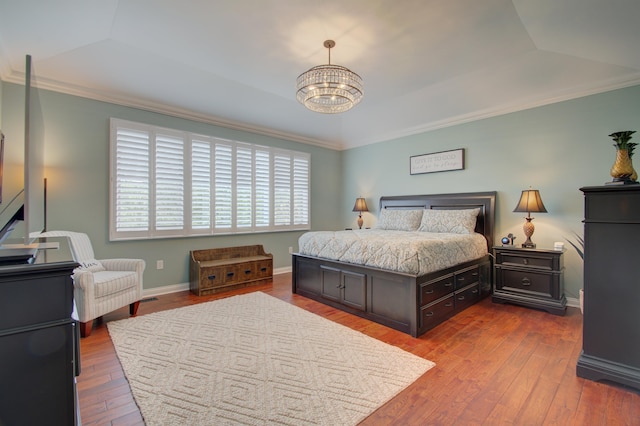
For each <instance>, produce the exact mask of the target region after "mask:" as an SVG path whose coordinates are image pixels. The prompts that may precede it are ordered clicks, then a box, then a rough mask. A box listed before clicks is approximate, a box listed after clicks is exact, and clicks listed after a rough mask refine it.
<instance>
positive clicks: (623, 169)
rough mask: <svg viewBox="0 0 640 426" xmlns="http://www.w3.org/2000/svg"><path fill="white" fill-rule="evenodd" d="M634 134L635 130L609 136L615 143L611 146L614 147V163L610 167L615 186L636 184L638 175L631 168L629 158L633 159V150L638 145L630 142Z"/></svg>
mask: <svg viewBox="0 0 640 426" xmlns="http://www.w3.org/2000/svg"><path fill="white" fill-rule="evenodd" d="M634 133H635V130H626V131H624V132H614V133H611V134H610V135H609V137H610V138H613V141H614V142H615V143H614V144H613V146H615V147H616V161H615V162H614V163H613V166H612V167H611V172H610V173H611V177H612V178H613V182H611V183H615V184H629V183H638V182H637V179H638V174H637V173H636V171H635V170H634V168H633V163H632V161H631V157H633V150H634V148H635V147H636V145H638V144H637V143H634V142H629V141H630V140H631V135H633V134H634Z"/></svg>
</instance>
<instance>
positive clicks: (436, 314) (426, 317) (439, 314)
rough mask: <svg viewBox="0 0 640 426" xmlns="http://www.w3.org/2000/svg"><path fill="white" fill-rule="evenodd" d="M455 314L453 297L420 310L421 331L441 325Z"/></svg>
mask: <svg viewBox="0 0 640 426" xmlns="http://www.w3.org/2000/svg"><path fill="white" fill-rule="evenodd" d="M454 312H455V302H454V299H453V295H451V296H449V297H447V298H444V299H442V300H440V301H439V302H436V303H432V304H430V305H427V306H424V307H422V308H420V330H422V331H426V330H429V329H430V328H433V327H435V326H436V325H438V324H440V323H441V322H442V321H444V320H445V319H447V318H449V317H450V316H451V315H453V314H454Z"/></svg>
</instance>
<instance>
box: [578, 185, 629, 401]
mask: <svg viewBox="0 0 640 426" xmlns="http://www.w3.org/2000/svg"><path fill="white" fill-rule="evenodd" d="M580 190H581V191H582V192H584V198H585V219H584V242H585V250H584V327H583V344H582V353H581V354H580V357H579V358H578V363H577V367H576V372H577V375H578V376H580V377H584V378H586V379H590V380H596V381H612V382H616V383H619V384H623V385H627V386H631V387H634V388H637V389H640V265H639V262H640V185H638V184H636V185H620V186H598V187H585V188H581V189H580Z"/></svg>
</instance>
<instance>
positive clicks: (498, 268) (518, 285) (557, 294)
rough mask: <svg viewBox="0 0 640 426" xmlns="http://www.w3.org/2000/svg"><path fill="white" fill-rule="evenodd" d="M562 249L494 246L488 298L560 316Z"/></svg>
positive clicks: (563, 302)
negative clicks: (492, 280) (492, 277)
mask: <svg viewBox="0 0 640 426" xmlns="http://www.w3.org/2000/svg"><path fill="white" fill-rule="evenodd" d="M563 253H564V250H544V249H528V248H520V247H513V246H495V247H493V254H494V256H495V262H494V268H495V270H494V272H495V273H494V283H493V296H492V300H493V301H494V302H496V303H514V304H518V305H522V306H527V307H530V308H536V309H543V310H546V311H547V312H550V313H552V314H555V315H564V314H565V312H566V310H567V299H566V297H565V295H564V281H563V272H564V266H563V261H562V254H563Z"/></svg>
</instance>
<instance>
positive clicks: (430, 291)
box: [424, 289, 433, 294]
mask: <svg viewBox="0 0 640 426" xmlns="http://www.w3.org/2000/svg"><path fill="white" fill-rule="evenodd" d="M424 294H433V289H430V290H425V291H424Z"/></svg>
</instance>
